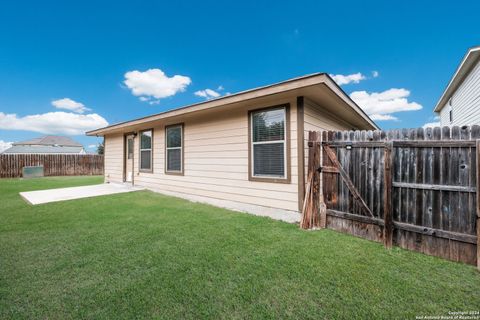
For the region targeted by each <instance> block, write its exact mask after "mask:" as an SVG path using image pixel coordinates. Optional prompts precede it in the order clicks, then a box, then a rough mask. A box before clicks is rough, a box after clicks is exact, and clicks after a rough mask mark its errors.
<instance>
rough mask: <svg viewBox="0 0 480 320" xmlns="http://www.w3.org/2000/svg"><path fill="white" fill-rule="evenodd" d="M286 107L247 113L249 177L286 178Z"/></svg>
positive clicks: (273, 179) (261, 179)
mask: <svg viewBox="0 0 480 320" xmlns="http://www.w3.org/2000/svg"><path fill="white" fill-rule="evenodd" d="M287 111H288V106H280V107H273V108H269V109H263V110H258V111H252V112H251V113H250V120H249V121H250V137H251V141H250V146H249V150H250V168H249V170H250V179H251V180H260V181H273V182H285V181H287V178H288V174H287V171H288V166H287V165H288V164H287V159H288V157H287V151H288V148H287V142H288V141H287V132H288V130H287V126H288V119H287V116H288V112H287ZM259 178H260V179H259ZM265 179H267V180H265ZM282 180H283V181H282ZM287 182H288V181H287Z"/></svg>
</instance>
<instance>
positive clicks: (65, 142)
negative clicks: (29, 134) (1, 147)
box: [13, 136, 83, 147]
mask: <svg viewBox="0 0 480 320" xmlns="http://www.w3.org/2000/svg"><path fill="white" fill-rule="evenodd" d="M13 145H14V146H19V145H29V146H31V145H40V146H68V147H83V146H82V145H81V144H80V143H78V142H76V141H75V140H73V139H71V138H69V137H64V136H44V137H40V138H34V139H30V140H26V141H20V142H15V143H14V144H13Z"/></svg>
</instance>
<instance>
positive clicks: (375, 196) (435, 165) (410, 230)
mask: <svg viewBox="0 0 480 320" xmlns="http://www.w3.org/2000/svg"><path fill="white" fill-rule="evenodd" d="M309 140H310V141H309V147H310V148H313V147H315V146H317V147H318V148H321V149H322V157H321V158H322V160H321V161H322V163H319V166H321V167H322V172H323V186H324V189H323V194H324V199H325V203H326V205H327V228H332V229H335V230H339V231H343V232H347V233H350V234H353V235H356V236H360V237H364V238H367V239H370V240H375V241H382V242H384V243H385V245H386V246H387V247H388V246H389V245H392V244H393V245H397V246H400V247H403V248H407V249H411V250H416V251H420V252H423V253H426V254H429V255H435V256H439V257H443V258H446V259H450V260H454V261H461V262H465V263H469V264H476V263H477V261H479V259H480V256H479V255H480V250H478V249H477V248H478V247H480V246H479V245H478V242H479V237H478V236H477V235H478V234H479V233H480V226H479V223H480V208H479V205H480V201H479V194H478V192H477V188H478V183H479V179H480V170H479V166H480V157H479V156H478V155H479V154H480V126H472V127H451V128H450V127H443V128H440V127H438V128H426V129H423V128H419V129H402V130H392V131H340V132H332V131H329V132H327V131H325V132H310V135H309ZM318 142H321V143H318ZM389 238H390V239H389ZM478 265H479V267H480V261H479V263H478Z"/></svg>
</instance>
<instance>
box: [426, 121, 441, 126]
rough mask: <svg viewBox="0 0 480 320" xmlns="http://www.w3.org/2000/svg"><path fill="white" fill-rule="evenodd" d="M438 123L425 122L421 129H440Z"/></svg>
mask: <svg viewBox="0 0 480 320" xmlns="http://www.w3.org/2000/svg"><path fill="white" fill-rule="evenodd" d="M441 126H442V125H441V124H440V121H437V122H427V123H425V124H424V125H423V128H433V127H441Z"/></svg>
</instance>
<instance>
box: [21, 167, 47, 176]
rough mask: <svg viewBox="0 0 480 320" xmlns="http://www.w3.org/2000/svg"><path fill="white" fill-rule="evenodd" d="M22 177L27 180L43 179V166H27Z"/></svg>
mask: <svg viewBox="0 0 480 320" xmlns="http://www.w3.org/2000/svg"><path fill="white" fill-rule="evenodd" d="M22 177H23V178H25V179H30V178H40V177H43V166H26V167H23V169H22Z"/></svg>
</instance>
